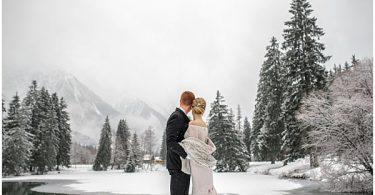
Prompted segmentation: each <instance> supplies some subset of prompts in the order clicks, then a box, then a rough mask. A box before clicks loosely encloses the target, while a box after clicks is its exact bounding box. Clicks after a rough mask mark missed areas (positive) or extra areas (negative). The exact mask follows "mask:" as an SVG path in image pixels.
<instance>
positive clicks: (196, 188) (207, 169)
mask: <svg viewBox="0 0 375 195" xmlns="http://www.w3.org/2000/svg"><path fill="white" fill-rule="evenodd" d="M180 144H181V146H182V147H183V148H184V149H185V151H186V153H187V154H188V156H189V159H182V158H181V160H182V171H183V172H185V173H187V174H190V175H191V177H192V185H193V186H192V188H193V190H192V195H217V192H216V189H215V187H214V185H213V175H212V168H213V167H214V166H215V165H216V159H215V158H214V157H213V156H212V153H213V152H214V151H215V150H216V147H215V145H214V144H213V143H212V141H211V139H209V137H208V130H207V127H201V126H197V125H189V127H188V129H187V130H186V133H185V135H184V140H182V141H181V142H180Z"/></svg>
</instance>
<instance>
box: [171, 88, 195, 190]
mask: <svg viewBox="0 0 375 195" xmlns="http://www.w3.org/2000/svg"><path fill="white" fill-rule="evenodd" d="M194 99H195V96H194V94H193V93H192V92H190V91H185V92H183V93H182V94H181V98H180V107H179V108H176V110H175V111H174V112H173V113H172V114H171V116H170V117H169V119H168V122H167V128H166V131H167V132H166V135H167V169H168V171H169V174H170V175H171V183H170V194H171V195H187V194H188V193H189V185H190V175H188V174H185V173H184V172H182V171H181V159H180V157H182V158H184V159H185V158H186V157H187V154H186V152H185V150H184V149H183V148H182V147H181V146H180V144H178V142H181V141H182V140H183V139H184V134H185V132H186V130H187V128H188V125H189V121H190V120H189V118H188V117H187V113H189V112H190V110H191V105H192V104H193V100H194Z"/></svg>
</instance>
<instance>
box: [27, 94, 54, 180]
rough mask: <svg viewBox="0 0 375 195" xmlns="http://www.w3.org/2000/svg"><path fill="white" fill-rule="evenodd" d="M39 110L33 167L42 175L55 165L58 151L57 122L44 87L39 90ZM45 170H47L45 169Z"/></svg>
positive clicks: (49, 97)
mask: <svg viewBox="0 0 375 195" xmlns="http://www.w3.org/2000/svg"><path fill="white" fill-rule="evenodd" d="M37 108H38V109H39V113H38V116H37V117H38V119H39V120H40V121H39V125H38V127H37V128H38V130H37V134H36V137H35V144H36V145H34V147H35V148H36V150H35V159H33V160H34V165H35V166H36V167H37V168H38V170H37V172H38V173H40V174H43V173H45V172H47V171H48V170H52V168H53V167H54V166H55V165H56V156H57V151H58V143H59V139H58V136H57V134H58V130H59V129H58V120H57V116H56V110H55V108H54V105H53V104H52V98H51V96H50V95H49V92H48V90H46V89H45V88H44V87H42V88H41V90H40V95H39V96H38V100H37ZM46 168H47V169H46Z"/></svg>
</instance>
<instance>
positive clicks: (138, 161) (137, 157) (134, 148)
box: [131, 133, 142, 167]
mask: <svg viewBox="0 0 375 195" xmlns="http://www.w3.org/2000/svg"><path fill="white" fill-rule="evenodd" d="M131 153H132V155H133V156H134V161H135V165H136V167H142V151H141V146H140V144H139V142H138V135H137V133H134V134H133V138H132V141H131Z"/></svg>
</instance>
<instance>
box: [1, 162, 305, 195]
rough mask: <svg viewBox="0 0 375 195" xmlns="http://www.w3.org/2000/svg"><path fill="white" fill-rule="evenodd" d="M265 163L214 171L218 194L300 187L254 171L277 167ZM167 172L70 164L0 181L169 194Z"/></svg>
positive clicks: (77, 189)
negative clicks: (244, 169) (241, 169)
mask: <svg viewBox="0 0 375 195" xmlns="http://www.w3.org/2000/svg"><path fill="white" fill-rule="evenodd" d="M280 165H281V164H280V162H278V163H276V165H269V162H268V163H262V162H259V163H252V165H251V167H250V169H249V171H248V172H247V173H214V183H215V187H216V189H217V191H218V192H219V193H220V194H240V195H250V194H254V195H255V194H268V195H272V194H275V195H276V194H288V193H287V191H289V190H294V189H297V188H300V187H302V185H301V184H300V183H296V182H293V181H292V180H286V179H280V178H279V177H278V176H277V175H261V174H257V173H259V172H260V170H266V169H268V168H269V167H277V166H280ZM169 178H170V177H169V175H168V172H167V170H166V169H165V168H164V167H155V168H154V171H141V172H137V173H124V172H123V171H122V170H110V171H103V172H95V171H92V170H91V166H89V165H73V166H72V167H71V168H69V169H65V170H62V171H61V172H60V173H57V172H50V173H48V174H47V175H27V176H21V177H13V178H3V182H4V181H30V180H33V181H38V180H42V181H46V180H47V181H51V180H59V181H62V180H73V181H71V182H61V185H59V184H58V185H56V183H58V182H51V184H46V185H42V186H38V187H36V188H34V190H35V191H39V192H64V191H65V192H66V189H67V188H69V189H71V190H69V191H70V192H76V193H79V192H108V193H113V194H169Z"/></svg>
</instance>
